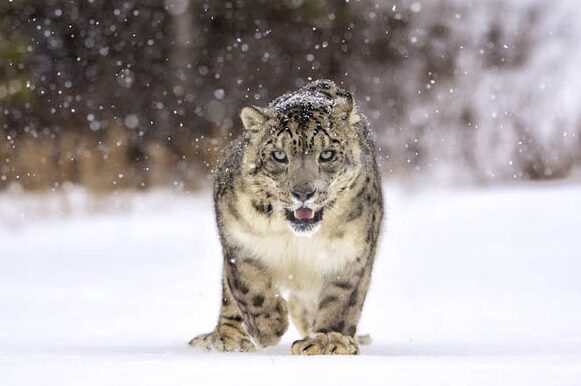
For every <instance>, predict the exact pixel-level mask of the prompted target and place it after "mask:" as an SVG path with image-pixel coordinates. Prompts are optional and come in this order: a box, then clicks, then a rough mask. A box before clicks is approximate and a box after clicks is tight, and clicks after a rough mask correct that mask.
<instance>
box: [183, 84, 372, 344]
mask: <svg viewBox="0 0 581 386" xmlns="http://www.w3.org/2000/svg"><path fill="white" fill-rule="evenodd" d="M241 118H242V122H243V124H244V127H245V129H246V130H245V131H244V133H243V134H242V135H241V137H239V138H238V139H237V140H236V141H235V142H234V143H233V144H232V145H231V146H230V147H229V148H228V149H226V150H225V151H224V153H223V154H224V156H223V157H222V159H221V161H220V162H219V166H218V168H217V174H216V179H215V186H214V203H215V210H216V218H217V223H218V229H219V234H220V239H221V242H222V249H223V253H224V274H223V290H222V293H223V295H222V307H221V311H220V317H219V320H218V324H217V326H216V328H215V329H214V331H212V332H210V333H208V334H204V335H200V336H198V337H196V338H194V339H193V340H192V341H191V342H190V343H191V344H192V345H194V346H196V347H201V348H205V349H208V350H217V351H251V350H254V349H256V348H257V347H265V346H269V345H274V344H276V343H277V342H278V341H279V340H280V337H281V336H282V335H283V334H284V333H285V331H286V330H287V327H288V313H289V311H290V315H291V317H292V320H293V322H294V323H295V324H296V326H297V328H298V329H299V331H300V332H301V334H303V336H304V338H303V339H301V340H299V341H297V342H295V343H294V344H293V347H292V352H293V353H294V354H305V355H312V354H356V353H358V352H359V348H358V345H357V341H356V339H355V338H354V337H355V334H356V331H357V324H358V322H359V317H360V314H361V309H362V307H363V303H364V300H365V296H366V293H367V289H368V287H369V281H370V277H371V271H372V268H373V260H374V256H375V251H376V248H377V243H378V237H379V233H380V227H381V221H382V217H383V203H382V194H381V184H380V175H379V171H378V167H377V162H376V156H375V148H374V144H373V140H372V137H371V135H370V132H369V129H368V125H367V122H366V120H365V118H364V117H363V116H362V115H361V114H360V113H359V112H358V111H357V108H356V106H355V104H354V102H353V98H352V96H351V94H350V93H348V92H347V91H345V90H343V89H341V88H339V87H337V86H336V85H335V84H334V83H333V82H331V81H328V80H319V81H315V82H312V83H309V84H308V85H306V86H305V87H303V88H301V89H299V90H297V91H295V92H292V93H288V94H285V95H283V96H281V97H279V98H277V99H275V100H274V101H273V102H272V103H271V104H270V105H268V106H267V107H264V108H260V107H246V108H244V109H243V110H242V113H241ZM301 210H302V211H303V212H300V211H301ZM301 213H307V215H308V216H307V217H304V216H305V215H302V214H301ZM297 216H298V217H297ZM301 216H303V217H304V218H303V217H301ZM282 289H288V290H289V291H290V295H289V298H288V305H287V301H286V300H285V299H284V298H283V297H282V295H281V292H280V291H281V290H282Z"/></svg>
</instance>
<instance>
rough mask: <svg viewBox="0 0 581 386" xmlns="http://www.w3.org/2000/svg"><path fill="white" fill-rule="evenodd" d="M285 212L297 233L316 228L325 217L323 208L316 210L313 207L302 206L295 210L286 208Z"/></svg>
mask: <svg viewBox="0 0 581 386" xmlns="http://www.w3.org/2000/svg"><path fill="white" fill-rule="evenodd" d="M285 214H286V219H287V220H288V221H289V223H290V225H291V229H292V230H294V231H295V232H297V233H308V232H311V231H313V230H315V228H317V226H318V224H319V222H320V221H321V220H322V219H323V209H319V210H317V211H315V210H313V209H311V208H307V207H301V208H298V209H295V210H294V211H291V210H288V209H286V210H285Z"/></svg>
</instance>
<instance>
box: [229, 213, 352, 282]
mask: <svg viewBox="0 0 581 386" xmlns="http://www.w3.org/2000/svg"><path fill="white" fill-rule="evenodd" d="M255 225H258V224H255ZM261 225H262V224H261ZM321 228H322V229H320V230H319V231H318V232H317V233H315V234H314V235H312V236H311V237H303V236H297V235H295V234H294V233H292V232H291V231H290V229H288V227H287V226H286V224H284V220H273V221H272V222H270V227H269V229H268V231H266V232H264V231H262V229H253V230H252V231H251V232H249V231H246V230H245V229H243V227H241V226H236V225H235V224H232V225H231V226H230V227H229V228H228V230H227V233H228V236H229V237H230V238H231V239H232V241H234V242H236V244H237V245H239V246H240V248H241V249H242V250H243V251H244V254H246V255H248V257H251V258H254V259H257V260H259V261H261V262H262V263H263V264H264V265H265V266H266V267H268V269H269V270H270V271H271V273H272V275H273V278H274V280H275V282H277V284H279V285H281V286H283V287H287V288H290V289H296V290H301V289H307V288H312V287H314V286H317V285H318V283H320V281H321V278H322V277H325V276H329V275H338V276H340V274H341V271H342V269H343V268H344V267H345V266H346V265H347V264H348V263H349V262H351V261H354V260H355V259H356V258H357V257H358V255H359V253H361V249H362V248H361V246H360V245H358V244H359V243H357V242H356V238H354V237H349V236H344V237H341V238H331V237H329V236H328V235H327V232H325V229H324V227H321ZM265 230H266V229H265Z"/></svg>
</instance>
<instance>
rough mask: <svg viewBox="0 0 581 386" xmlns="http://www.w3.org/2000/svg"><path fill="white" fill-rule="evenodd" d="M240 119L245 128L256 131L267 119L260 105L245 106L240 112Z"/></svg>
mask: <svg viewBox="0 0 581 386" xmlns="http://www.w3.org/2000/svg"><path fill="white" fill-rule="evenodd" d="M240 119H242V124H243V125H244V128H245V129H246V130H248V131H250V132H252V133H257V132H259V131H260V129H261V128H262V127H263V125H264V123H266V121H267V120H268V114H267V113H266V111H265V110H264V109H261V108H260V107H256V106H247V107H244V108H243V109H242V111H241V112H240Z"/></svg>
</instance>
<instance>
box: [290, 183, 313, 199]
mask: <svg viewBox="0 0 581 386" xmlns="http://www.w3.org/2000/svg"><path fill="white" fill-rule="evenodd" d="M315 191H316V190H315V188H312V187H310V186H295V187H294V188H292V189H291V194H292V195H293V197H294V198H296V199H297V200H300V201H302V202H305V201H307V200H308V199H309V198H311V197H313V196H314V195H315Z"/></svg>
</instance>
